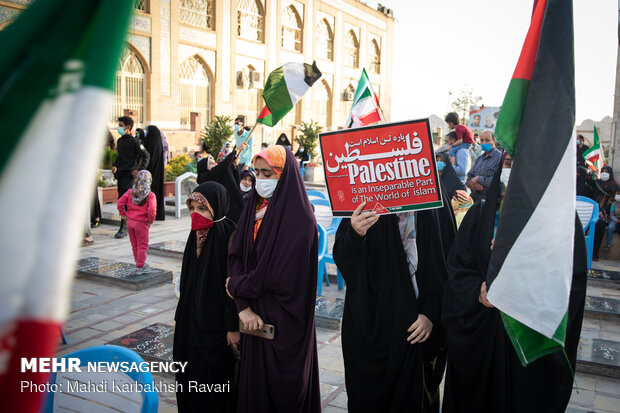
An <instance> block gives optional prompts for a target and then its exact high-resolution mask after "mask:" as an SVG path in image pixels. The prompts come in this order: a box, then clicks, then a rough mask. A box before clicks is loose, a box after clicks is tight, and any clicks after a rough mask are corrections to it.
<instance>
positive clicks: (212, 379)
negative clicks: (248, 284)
mask: <svg viewBox="0 0 620 413" xmlns="http://www.w3.org/2000/svg"><path fill="white" fill-rule="evenodd" d="M187 207H188V209H189V211H190V212H191V218H192V230H191V231H190V233H189V237H188V239H187V244H186V246H185V252H184V253H183V267H182V269H181V287H180V292H181V295H180V298H179V303H178V305H177V310H176V314H175V316H174V319H175V321H176V327H175V331H174V349H173V358H174V360H175V361H183V362H188V364H187V366H186V369H185V372H184V373H177V375H176V381H177V383H179V384H181V385H182V386H183V387H182V389H179V390H182V391H177V405H178V408H179V412H181V413H183V412H203V411H205V409H208V411H210V412H229V411H234V408H233V407H234V401H235V399H236V394H232V393H231V390H232V389H231V387H230V386H231V385H230V382H232V380H233V371H234V363H235V357H234V354H233V351H237V349H238V345H239V327H238V319H237V312H236V311H235V306H234V303H233V301H232V300H231V299H230V298H229V297H228V296H227V295H226V291H225V280H226V276H227V265H226V261H227V256H228V242H229V239H230V237H231V234H232V233H233V232H234V230H235V224H234V223H233V222H232V221H231V220H229V219H228V218H226V212H227V211H228V194H227V193H226V189H224V187H223V186H222V185H220V184H218V183H217V182H205V183H203V184H201V185H199V186H198V187H197V188H196V189H194V192H192V194H191V195H190V196H189V198H188V199H187ZM233 349H234V350H233ZM189 381H196V382H198V383H199V384H209V385H215V384H221V385H224V384H227V383H229V386H228V389H226V388H223V391H222V392H190V391H189V387H188V386H189Z"/></svg>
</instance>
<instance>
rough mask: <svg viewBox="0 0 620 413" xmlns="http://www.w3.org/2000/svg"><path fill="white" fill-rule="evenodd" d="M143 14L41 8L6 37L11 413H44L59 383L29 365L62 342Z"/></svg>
mask: <svg viewBox="0 0 620 413" xmlns="http://www.w3.org/2000/svg"><path fill="white" fill-rule="evenodd" d="M132 6H133V2H131V1H126V2H118V1H116V0H44V1H36V2H34V3H33V4H32V6H30V7H29V8H28V9H26V10H25V11H23V12H22V14H21V15H20V16H19V17H18V18H17V19H16V21H14V22H13V23H12V24H10V25H9V26H8V27H7V28H6V29H5V30H3V31H2V32H0V49H1V50H2V55H3V56H2V59H0V122H1V123H2V125H3V129H4V130H3V150H2V152H1V153H0V192H1V193H2V194H3V196H2V197H0V214H1V216H3V217H5V219H4V222H3V225H2V231H1V232H0V238H1V240H2V241H1V245H2V248H0V262H1V263H2V272H0V285H2V288H0V400H2V402H1V404H2V411H6V412H25V413H29V412H38V411H39V408H40V403H41V397H42V396H44V394H45V393H41V392H33V393H30V392H27V391H24V392H22V391H20V387H19V386H20V382H21V381H22V380H24V381H32V382H33V383H34V384H35V385H36V384H41V383H45V382H46V381H47V379H48V377H47V376H48V374H47V373H21V372H20V369H21V365H20V359H21V358H22V357H27V358H32V357H54V355H55V353H56V347H57V345H58V344H59V336H60V326H61V323H62V321H63V319H64V317H65V315H66V312H67V308H68V304H69V294H70V284H71V282H72V278H73V275H74V273H75V262H76V258H77V255H78V245H79V241H80V239H81V237H82V236H83V235H84V228H85V225H87V213H88V208H89V205H90V202H91V196H92V191H93V185H94V183H95V178H96V176H95V174H96V166H97V165H98V164H99V161H100V159H101V152H102V150H103V147H104V144H105V136H106V134H105V132H106V120H107V116H108V114H109V112H110V107H111V105H112V101H113V95H112V82H113V79H114V72H115V70H116V66H117V64H118V56H119V55H120V51H121V47H122V44H123V38H124V35H125V30H126V28H127V25H128V23H129V19H130V15H131V10H132ZM111 22H114V24H111ZM36 152H44V153H43V155H42V156H37V157H36V162H34V163H33V161H32V156H33V153H36ZM9 217H10V218H9ZM7 218H8V219H7Z"/></svg>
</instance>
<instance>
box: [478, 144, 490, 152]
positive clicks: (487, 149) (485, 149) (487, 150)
mask: <svg viewBox="0 0 620 413" xmlns="http://www.w3.org/2000/svg"><path fill="white" fill-rule="evenodd" d="M480 148H482V150H483V151H485V152H490V151H491V149H493V148H491V144H490V143H481V144H480Z"/></svg>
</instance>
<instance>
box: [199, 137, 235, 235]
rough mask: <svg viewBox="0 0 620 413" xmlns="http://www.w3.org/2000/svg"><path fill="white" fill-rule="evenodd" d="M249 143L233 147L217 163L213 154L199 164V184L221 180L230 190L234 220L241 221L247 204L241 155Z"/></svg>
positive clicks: (231, 214) (229, 216)
mask: <svg viewBox="0 0 620 413" xmlns="http://www.w3.org/2000/svg"><path fill="white" fill-rule="evenodd" d="M246 147H247V144H245V143H243V142H242V143H240V144H239V145H237V147H236V148H235V149H233V150H232V151H231V152H230V153H229V154H228V155H227V156H226V157H225V158H224V159H223V160H222V161H221V162H220V163H217V162H216V161H215V159H213V157H212V156H208V157H206V158H202V159H201V160H200V161H199V162H198V164H197V169H198V178H197V179H196V182H198V183H199V184H201V183H203V182H207V181H215V182H219V183H220V184H222V185H223V186H224V188H226V191H228V196H229V197H230V208H229V209H228V218H230V219H231V220H232V221H233V222H235V223H236V222H237V221H239V216H240V215H241V211H242V210H243V207H244V206H245V201H244V199H243V197H242V194H241V188H240V187H239V172H238V171H237V166H238V165H239V155H240V154H241V152H243V151H244V150H245V148H246Z"/></svg>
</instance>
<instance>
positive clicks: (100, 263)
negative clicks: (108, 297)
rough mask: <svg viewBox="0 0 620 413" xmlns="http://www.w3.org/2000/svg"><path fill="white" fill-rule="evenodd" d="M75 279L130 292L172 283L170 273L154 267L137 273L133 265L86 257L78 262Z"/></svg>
mask: <svg viewBox="0 0 620 413" xmlns="http://www.w3.org/2000/svg"><path fill="white" fill-rule="evenodd" d="M77 277H78V278H84V279H87V280H91V281H95V282H98V283H102V284H105V285H113V286H116V287H122V288H127V289H130V290H144V289H145V288H150V287H154V286H156V285H160V284H165V283H168V282H170V281H172V272H171V271H168V270H162V269H160V268H154V267H147V269H146V271H144V272H137V270H136V265H135V264H134V263H131V264H130V263H125V262H118V261H113V260H108V259H105V258H98V257H87V258H82V259H80V260H79V261H78V263H77Z"/></svg>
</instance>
